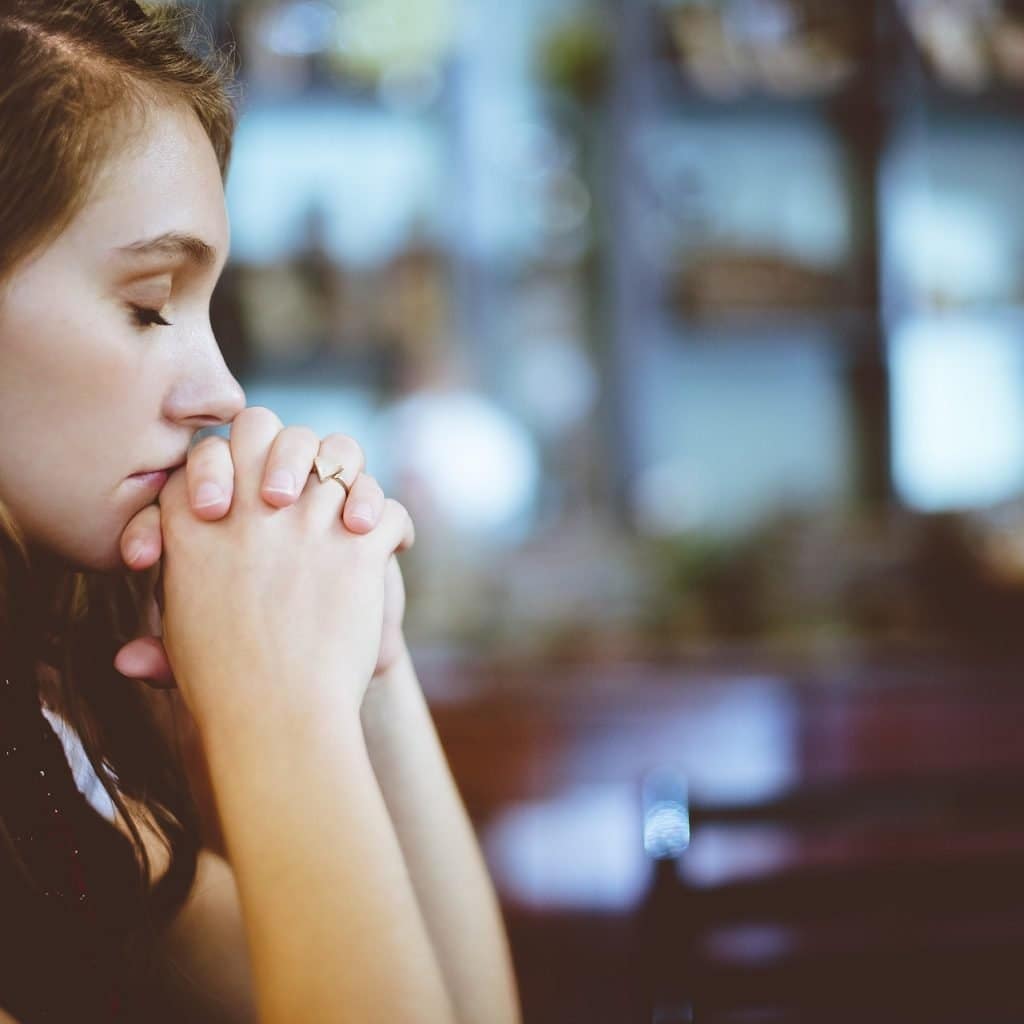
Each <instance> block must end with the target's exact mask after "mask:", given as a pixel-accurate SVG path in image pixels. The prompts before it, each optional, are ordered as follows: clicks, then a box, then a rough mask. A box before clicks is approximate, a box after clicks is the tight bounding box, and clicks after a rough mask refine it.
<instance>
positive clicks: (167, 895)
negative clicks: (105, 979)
mask: <svg viewBox="0 0 1024 1024" xmlns="http://www.w3.org/2000/svg"><path fill="white" fill-rule="evenodd" d="M205 45H206V43H205V37H204V36H203V35H202V34H201V33H200V32H199V31H198V29H197V22H196V21H195V19H194V18H192V17H191V16H189V15H186V14H185V13H183V12H182V11H180V10H177V11H175V10H172V9H170V8H167V7H163V6H161V7H159V8H154V9H152V10H150V9H148V8H147V9H144V8H143V7H142V6H140V5H139V4H138V3H135V2H134V0H4V3H3V5H2V9H0V290H2V286H3V285H4V283H5V282H6V281H7V280H8V279H9V278H10V275H11V274H12V272H13V271H14V270H15V269H16V268H17V267H18V266H19V265H21V264H22V263H23V262H24V261H25V260H26V259H28V258H29V257H31V256H32V255H33V254H34V253H36V252H38V251H39V250H40V249H42V248H44V247H45V246H46V245H47V244H48V243H49V242H50V241H52V240H53V239H54V238H55V237H57V236H58V235H59V234H60V233H61V231H62V230H63V229H64V228H65V227H66V226H67V225H68V224H69V223H70V222H71V221H72V220H73V219H74V217H75V215H76V214H77V213H78V212H79V211H80V209H81V208H82V206H83V205H84V204H85V202H86V201H87V199H88V196H89V193H90V191H91V188H92V186H93V184H94V182H95V181H96V178H97V176H98V174H99V172H100V170H101V168H102V167H103V165H104V163H105V161H107V160H108V159H109V158H110V156H111V154H112V153H113V152H114V149H115V147H116V146H118V145H119V144H123V141H124V132H123V126H124V125H125V124H131V125H141V124H144V122H145V116H146V111H147V108H151V107H152V105H153V104H154V103H160V102H171V103H181V104H184V105H186V106H187V107H188V108H190V109H191V110H192V111H193V112H194V113H195V114H196V116H197V117H198V119H199V121H200V122H201V123H202V125H203V127H204V128H205V130H206V132H207V134H208V136H209V138H210V141H211V142H212V144H213V147H214V150H215V152H216V154H217V157H218V160H219V162H220V166H221V171H222V174H224V175H226V174H227V168H228V162H229V159H230V154H231V141H232V135H233V131H234V124H235V114H234V96H233V85H232V81H233V77H232V71H233V68H232V66H231V57H230V55H229V54H226V53H224V52H219V51H216V50H215V49H214V48H213V47H207V48H206V49H205V50H203V49H202V47H203V46H205ZM150 582H152V580H151V578H150V579H149V580H147V579H146V578H144V577H140V576H139V575H138V574H132V573H130V572H128V571H127V570H126V571H125V572H123V573H120V574H101V573H92V572H74V571H61V572H58V573H55V574H53V575H52V576H46V574H44V573H43V572H41V571H40V570H39V566H38V565H35V566H34V565H32V564H31V560H30V556H29V550H28V547H27V545H26V541H25V537H24V536H23V534H22V532H21V531H20V529H19V527H18V524H17V523H16V522H15V521H14V518H13V516H12V515H11V513H10V511H9V510H8V509H7V508H6V507H5V506H4V504H3V501H2V497H0V669H2V668H6V669H7V671H8V672H10V673H11V674H12V675H13V674H14V672H15V670H20V671H21V672H22V673H23V674H25V673H28V674H29V675H30V678H24V679H19V680H17V681H18V682H19V683H20V684H22V685H30V686H38V679H37V677H36V675H35V666H36V664H37V663H38V662H44V663H46V664H49V665H51V666H52V667H53V668H54V669H56V670H57V671H58V675H59V697H58V703H59V708H58V710H59V711H60V713H61V714H62V715H63V717H64V718H66V719H67V720H68V722H69V723H70V724H71V725H72V726H73V728H74V729H75V731H76V732H77V733H78V735H79V736H80V738H81V740H82V743H83V745H84V747H85V750H86V752H87V754H88V756H89V760H90V761H91V763H92V765H93V768H94V770H95V771H96V773H97V775H98V776H99V778H100V780H101V782H102V783H103V786H104V788H105V789H106V790H107V792H108V793H109V795H110V797H111V799H112V800H113V801H114V803H115V805H116V806H117V808H118V810H119V811H120V812H121V814H122V816H123V817H124V819H125V820H126V822H127V823H128V827H129V829H130V831H131V834H132V840H133V845H134V847H135V855H136V861H137V864H138V868H139V872H138V878H137V879H135V882H136V883H137V885H136V886H135V887H134V893H135V897H134V898H136V899H137V901H138V903H139V906H140V907H142V908H144V913H143V916H144V917H145V918H146V919H147V920H148V921H150V922H151V923H154V924H157V923H160V922H163V921H166V920H168V919H169V918H170V916H171V915H172V914H173V912H174V911H175V910H176V909H177V908H178V907H180V905H181V903H182V901H183V900H184V898H185V896H186V895H187V892H188V890H189V888H190V887H191V884H192V880H193V877H194V873H195V865H196V856H197V852H198V849H199V845H200V843H199V818H198V813H197V809H196V807H195V804H194V801H193V799H192V796H191V794H190V792H189V789H188V785H187V780H186V776H185V774H184V771H183V768H182V764H181V760H180V756H179V752H178V751H177V750H175V749H174V748H173V747H172V746H171V745H169V744H168V743H167V742H166V741H165V739H164V734H163V733H162V731H161V729H160V727H159V723H158V721H157V719H156V717H155V714H154V711H153V709H152V706H151V703H150V702H151V699H152V698H151V697H147V695H146V694H144V693H143V692H142V690H141V689H140V686H139V684H133V683H132V682H130V681H128V680H126V679H124V678H123V677H122V676H121V675H120V674H119V673H117V672H116V670H115V669H114V668H113V665H112V661H113V657H114V654H115V653H116V651H117V650H118V649H119V647H120V646H121V645H122V644H124V643H125V642H127V641H128V640H130V639H132V638H134V637H135V636H137V635H139V632H140V631H141V626H142V597H143V594H144V593H145V591H146V588H147V584H148V583H150ZM2 684H3V680H2V679H0V685H2ZM125 797H127V798H129V799H130V800H132V801H133V802H135V803H137V804H138V806H139V807H140V808H142V809H143V810H144V812H145V813H146V815H147V816H148V817H149V818H150V819H151V821H152V823H153V824H155V826H156V827H157V829H158V832H159V835H160V836H161V837H162V839H163V841H164V843H165V845H166V846H167V848H168V851H169V852H170V854H171V865H170V869H169V870H168V872H167V874H166V876H165V877H164V878H163V879H162V880H161V883H160V884H159V885H158V886H156V887H155V888H154V889H153V890H152V892H151V891H150V884H151V867H150V862H149V858H148V857H147V855H146V850H145V847H144V845H143V843H142V840H141V837H140V835H139V832H138V830H137V829H136V827H135V825H134V823H133V821H132V816H131V815H129V814H128V813H126V809H125V803H124V798H125ZM0 838H2V839H5V840H6V843H7V846H8V849H12V848H13V847H12V844H11V837H10V835H9V834H6V835H5V828H4V808H3V807H2V806H0ZM19 866H20V867H21V868H22V869H23V870H28V871H29V873H31V865H30V864H24V863H21V862H20V861H19ZM129 888H131V887H129Z"/></svg>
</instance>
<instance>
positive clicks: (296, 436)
mask: <svg viewBox="0 0 1024 1024" xmlns="http://www.w3.org/2000/svg"><path fill="white" fill-rule="evenodd" d="M285 433H286V434H288V436H289V440H293V441H296V442H301V444H302V446H303V448H305V447H306V446H307V445H310V446H312V447H313V448H314V449H315V448H316V446H317V445H318V444H319V443H320V437H319V435H318V434H317V433H316V431H314V430H313V429H312V428H310V427H303V426H297V427H285Z"/></svg>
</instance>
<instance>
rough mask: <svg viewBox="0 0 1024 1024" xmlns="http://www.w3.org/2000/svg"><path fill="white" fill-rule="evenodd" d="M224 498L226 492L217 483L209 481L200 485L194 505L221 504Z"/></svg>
mask: <svg viewBox="0 0 1024 1024" xmlns="http://www.w3.org/2000/svg"><path fill="white" fill-rule="evenodd" d="M223 500H224V492H223V491H222V490H221V489H220V488H219V487H218V486H217V485H216V484H214V483H210V482H209V481H207V482H206V483H204V484H200V485H199V488H198V490H197V491H196V497H195V501H194V502H193V504H192V507H193V508H210V507H211V506H213V505H219V504H220V503H221V502H222V501H223Z"/></svg>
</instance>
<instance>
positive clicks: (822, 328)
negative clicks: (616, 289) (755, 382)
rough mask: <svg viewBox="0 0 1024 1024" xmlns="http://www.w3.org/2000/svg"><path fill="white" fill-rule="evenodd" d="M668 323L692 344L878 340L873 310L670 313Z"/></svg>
mask: <svg viewBox="0 0 1024 1024" xmlns="http://www.w3.org/2000/svg"><path fill="white" fill-rule="evenodd" d="M666 322H667V324H668V325H669V327H670V328H671V329H672V330H673V332H674V333H675V334H676V335H677V336H678V337H679V338H680V339H681V340H682V339H686V340H687V341H691V342H701V341H708V342H713V343H718V342H751V341H753V342H757V343H763V344H773V343H778V342H786V341H794V340H797V339H803V338H815V339H816V340H817V339H820V338H821V337H822V336H824V335H830V336H831V338H832V340H835V341H837V342H839V343H842V344H844V345H849V344H853V345H857V344H861V343H867V344H870V343H871V342H872V339H873V338H874V337H876V336H877V331H878V329H879V328H878V323H877V318H876V314H875V312H874V311H873V310H871V309H867V308H863V309H856V308H835V309H827V308H826V309H740V308H737V309H734V310H731V311H729V312H718V313H711V314H707V315H681V314H677V313H673V312H672V311H669V313H668V315H667V317H666Z"/></svg>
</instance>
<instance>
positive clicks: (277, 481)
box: [266, 469, 295, 495]
mask: <svg viewBox="0 0 1024 1024" xmlns="http://www.w3.org/2000/svg"><path fill="white" fill-rule="evenodd" d="M266 489H267V490H268V491H271V492H273V493H274V494H288V495H293V494H294V493H295V474H294V473H290V472H289V471H288V470H287V469H275V470H274V472H273V473H271V474H270V476H269V477H268V479H267V487H266Z"/></svg>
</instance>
